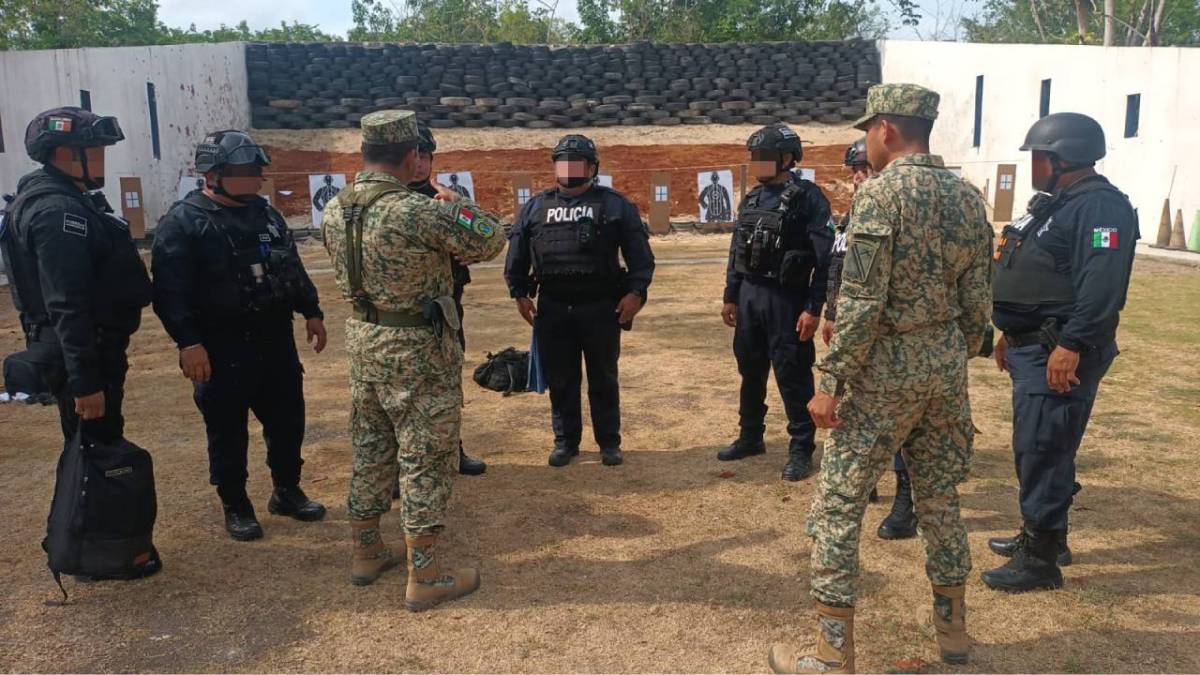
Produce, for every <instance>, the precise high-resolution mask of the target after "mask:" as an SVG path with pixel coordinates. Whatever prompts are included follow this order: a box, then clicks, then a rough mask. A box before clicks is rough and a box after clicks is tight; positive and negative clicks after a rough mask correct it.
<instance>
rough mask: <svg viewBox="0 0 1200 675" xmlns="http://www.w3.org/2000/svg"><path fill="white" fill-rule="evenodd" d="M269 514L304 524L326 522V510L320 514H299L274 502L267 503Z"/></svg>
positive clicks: (322, 509) (322, 510)
mask: <svg viewBox="0 0 1200 675" xmlns="http://www.w3.org/2000/svg"><path fill="white" fill-rule="evenodd" d="M267 513H270V514H271V515H273V516H284V517H287V518H291V519H293V520H299V521H300V522H302V523H315V522H317V521H318V520H324V518H325V513H326V511H325V508H324V507H322V508H321V512H320V513H298V512H296V511H293V510H291V509H287V508H284V507H283V505H282V504H279V503H277V502H274V501H270V502H267Z"/></svg>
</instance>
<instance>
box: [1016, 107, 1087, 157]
mask: <svg viewBox="0 0 1200 675" xmlns="http://www.w3.org/2000/svg"><path fill="white" fill-rule="evenodd" d="M1021 149H1022V150H1041V151H1043V152H1049V153H1053V154H1054V155H1055V156H1057V157H1058V158H1059V159H1060V160H1062V161H1063V162H1066V163H1067V164H1080V165H1082V164H1092V163H1094V162H1096V160H1099V159H1102V158H1103V157H1104V155H1105V154H1106V153H1107V148H1106V147H1105V143H1104V129H1103V128H1101V126H1100V123H1099V122H1097V121H1096V120H1094V119H1092V118H1091V117H1088V116H1087V115H1081V114H1079V113H1069V112H1068V113H1054V114H1053V115H1046V116H1045V117H1043V118H1042V119H1040V120H1038V121H1036V122H1034V123H1033V126H1031V127H1029V132H1028V133H1026V134H1025V144H1024V145H1022V146H1021Z"/></svg>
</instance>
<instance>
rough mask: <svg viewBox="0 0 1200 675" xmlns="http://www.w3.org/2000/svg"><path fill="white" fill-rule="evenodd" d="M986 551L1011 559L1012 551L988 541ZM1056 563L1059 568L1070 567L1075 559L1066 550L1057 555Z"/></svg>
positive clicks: (1068, 550)
mask: <svg viewBox="0 0 1200 675" xmlns="http://www.w3.org/2000/svg"><path fill="white" fill-rule="evenodd" d="M988 549H989V550H991V552H992V553H995V554H996V555H998V556H1000V557H1001V558H1011V557H1013V551H1012V549H1010V548H1008V547H1006V546H1004V545H1002V544H993V543H992V542H990V541H989V542H988ZM1057 562H1058V566H1059V567H1070V566H1071V563H1073V562H1075V557H1074V555H1072V553H1071V549H1069V548H1068V549H1067V550H1065V551H1063V552H1062V553H1059V554H1058V561H1057Z"/></svg>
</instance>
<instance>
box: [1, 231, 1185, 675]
mask: <svg viewBox="0 0 1200 675" xmlns="http://www.w3.org/2000/svg"><path fill="white" fill-rule="evenodd" d="M654 243H655V246H656V250H657V253H658V255H659V256H660V257H662V258H664V259H666V258H675V259H679V258H713V257H720V256H721V255H722V254H723V252H724V250H725V246H726V245H727V241H726V240H725V239H724V238H720V237H711V238H708V237H696V236H675V237H672V238H671V239H670V240H655V242H654ZM307 255H308V256H309V264H310V265H311V266H312V267H314V268H319V267H325V266H327V265H328V261H327V260H325V259H324V257H323V253H322V252H321V251H320V249H319V248H314V249H310V250H309V251H308V253H307ZM475 278H476V281H475V283H474V284H473V285H471V286H470V287H469V288H468V290H467V329H468V347H469V349H468V354H467V364H466V367H465V368H464V373H463V376H464V392H465V395H466V401H467V406H466V410H465V419H466V423H467V424H466V427H465V430H464V440H465V443H466V446H467V448H468V449H469V450H470V451H471V452H472V453H474V454H476V455H478V456H481V457H482V458H484V459H486V460H487V461H488V462H489V463H490V465H491V468H490V469H489V471H488V474H487V475H486V476H485V477H483V478H469V479H468V478H464V479H462V480H460V481H458V482H457V483H456V487H455V490H456V496H455V499H454V509H453V513H452V515H451V517H450V522H449V527H448V530H447V536H446V538H445V545H444V547H443V552H444V555H445V557H446V559H447V560H448V561H452V562H459V561H462V562H471V563H474V564H478V565H480V566H481V568H482V573H483V588H482V590H481V591H480V592H479V593H478V594H476V595H475V596H473V597H471V598H470V599H467V600H465V601H462V602H458V603H455V604H453V605H449V606H446V607H443V608H441V609H438V610H436V611H432V612H429V613H426V614H420V615H413V614H409V613H408V612H406V611H404V609H403V608H402V605H401V599H402V596H403V593H404V580H405V576H404V574H403V573H390V574H388V575H387V576H386V577H384V578H383V579H382V580H381V581H380V582H378V583H377V584H376V585H374V586H372V587H370V588H366V589H357V588H353V587H351V586H350V585H349V584H348V583H347V580H346V576H347V572H348V557H349V541H348V526H347V523H346V509H345V494H346V483H347V480H348V470H349V461H350V458H349V451H348V448H347V443H346V432H345V430H346V425H347V407H348V402H347V387H346V363H345V357H344V351H343V330H342V320H343V318H344V317H345V315H346V306H345V304H343V303H341V302H339V301H338V300H336V294H335V291H334V289H333V279H332V277H331V276H330V275H328V274H324V275H318V276H317V277H316V279H317V283H318V285H319V286H320V289H321V291H322V294H323V295H322V297H324V298H325V303H324V304H325V309H326V311H327V312H328V314H329V327H330V333H331V340H332V342H331V345H330V349H329V350H328V351H327V352H326V353H325V354H323V355H320V356H314V355H312V354H311V352H308V351H307V350H304V349H302V353H303V357H302V358H303V359H304V363H305V367H306V369H307V373H308V374H307V382H306V387H307V398H308V420H309V422H308V436H307V439H306V451H305V452H306V458H307V463H306V465H305V476H306V478H305V485H306V488H307V489H308V491H309V494H310V495H312V496H313V497H314V498H317V499H320V500H322V501H324V502H325V503H326V504H327V505H328V506H329V507H330V516H329V518H328V520H326V521H325V522H322V523H317V524H301V523H296V522H293V521H289V520H284V519H280V518H277V517H274V516H270V515H267V514H266V513H265V511H266V509H265V502H266V498H267V495H268V491H269V489H270V486H269V479H268V475H267V470H266V467H265V466H263V457H264V449H263V446H262V442H261V440H260V439H257V438H255V439H254V440H253V441H252V447H251V457H252V463H251V469H250V471H251V482H250V489H251V494H252V495H253V496H254V498H255V499H256V502H257V504H258V505H259V508H260V515H261V517H262V518H263V523H264V526H265V528H266V532H267V536H266V538H265V539H264V540H262V541H259V542H255V543H249V544H244V543H235V542H233V541H230V540H229V539H228V538H227V537H226V536H224V534H223V532H222V530H221V520H220V511H219V508H218V505H217V500H216V497H215V495H214V494H213V491H212V489H211V488H210V487H209V486H208V485H207V470H206V459H205V453H204V432H203V427H202V425H201V423H200V420H199V415H198V414H197V413H196V411H195V409H194V407H193V405H192V402H191V389H190V387H189V386H188V385H187V384H186V383H185V382H184V380H183V379H182V378H181V377H180V375H179V373H178V369H177V366H176V363H175V353H174V350H173V349H172V348H171V346H170V344H169V343H168V340H167V339H166V337H165V336H164V334H163V332H162V330H161V327H160V326H159V323H158V321H157V319H155V318H154V317H153V316H152V315H150V314H147V316H146V320H145V322H144V328H143V330H142V332H140V333H139V334H138V335H137V336H136V337H135V339H134V349H133V352H132V354H131V371H130V381H129V385H128V392H129V397H128V405H127V408H126V412H127V418H128V433H129V436H130V438H132V439H134V440H136V441H137V442H139V443H141V444H143V445H144V446H146V447H148V448H150V449H151V450H152V451H153V452H154V455H155V465H156V466H155V468H156V472H157V476H158V482H159V485H158V491H159V509H160V510H159V526H158V529H157V531H156V540H157V543H158V546H159V548H160V550H161V551H162V554H163V556H164V559H165V562H166V568H165V569H164V571H163V572H162V573H161V574H160V575H159V576H157V577H156V578H152V579H148V580H144V581H139V582H133V583H124V584H116V583H106V584H97V585H90V586H79V585H74V584H72V583H70V582H68V586H69V590H70V591H71V593H72V597H73V598H74V603H73V604H72V605H71V606H68V607H47V606H45V605H44V604H43V602H44V601H45V600H50V599H54V598H55V597H56V596H57V594H58V592H57V589H56V588H55V587H54V585H53V582H52V581H51V580H50V577H49V575H48V574H47V573H46V569H45V566H44V555H43V554H42V552H41V550H40V548H39V546H38V542H39V541H40V540H41V537H42V533H43V531H44V527H45V514H46V508H47V505H48V503H49V498H50V492H51V486H52V483H53V476H54V465H55V458H56V455H57V452H56V449H55V448H56V446H58V444H59V443H60V439H58V438H57V431H56V428H57V424H56V421H55V416H54V414H53V412H52V411H51V410H50V409H48V408H28V407H25V406H15V405H8V406H0V512H3V513H5V514H7V519H6V528H5V536H4V541H5V545H4V546H2V547H0V569H2V570H3V572H4V581H3V589H4V592H3V593H2V594H0V670H3V671H39V672H51V671H53V672H97V671H99V672H109V671H156V672H162V671H167V672H170V671H197V672H229V671H276V672H277V671H288V672H290V671H339V672H357V671H448V672H515V671H529V672H661V671H676V672H762V671H765V670H766V650H767V647H768V646H769V644H770V643H771V642H773V641H777V640H796V641H804V640H807V639H808V638H809V637H810V635H811V634H812V628H813V626H812V615H811V613H810V610H809V601H808V598H807V584H808V573H807V571H808V552H809V541H808V539H807V538H806V537H805V535H804V531H803V522H804V519H805V516H806V514H807V510H808V505H809V502H810V499H811V495H812V490H813V482H812V481H811V480H810V481H805V482H802V483H799V484H786V483H783V482H781V481H780V480H779V471H780V469H781V468H782V465H783V462H784V448H785V445H786V443H785V438H784V428H783V427H784V423H783V420H782V418H781V416H780V412H779V411H780V410H781V406H780V402H779V399H778V396H777V395H776V393H775V391H774V388H772V390H771V393H770V400H769V401H768V403H769V405H770V406H771V413H770V416H769V418H768V425H769V430H768V444H769V448H770V451H769V452H768V454H767V455H766V456H764V457H760V458H756V459H752V460H747V461H744V462H741V463H738V464H736V465H734V466H729V465H721V464H718V462H717V461H716V460H715V459H714V456H713V455H714V454H715V452H716V450H717V449H718V447H720V446H721V445H723V444H724V443H727V442H728V441H729V440H730V438H731V437H732V436H733V434H735V433H736V423H737V416H736V410H735V408H736V404H737V384H736V383H737V379H736V368H735V365H734V362H733V357H732V354H731V353H730V348H729V345H730V339H731V338H730V334H729V332H728V331H727V330H726V329H725V328H724V327H723V326H721V325H720V321H719V319H718V318H717V314H718V312H719V307H720V290H721V288H720V287H721V283H722V282H721V273H720V268H719V266H716V265H683V264H678V265H664V266H662V268H661V269H660V270H659V274H658V276H657V278H656V280H655V284H654V286H653V288H652V291H651V302H650V304H649V305H648V307H647V309H646V311H645V313H644V314H643V315H642V316H641V317H639V318H638V321H637V326H636V328H635V330H634V331H633V332H632V333H629V334H627V335H626V336H625V342H624V349H623V359H622V363H621V370H622V389H623V401H622V403H623V408H624V424H625V426H624V431H625V448H626V450H627V452H628V461H627V463H626V464H625V465H624V466H622V467H619V468H615V469H613V468H606V467H602V466H601V465H600V463H599V461H598V454H597V453H596V448H595V447H594V446H593V445H592V444H591V443H590V442H585V444H584V447H583V455H582V460H581V461H579V462H577V463H576V464H574V465H572V466H571V467H570V468H567V469H561V470H556V469H551V468H550V467H548V466H546V463H545V459H546V453H547V451H548V450H549V447H550V442H551V439H550V431H549V404H548V402H547V400H546V398H545V397H542V396H537V395H522V396H516V397H512V398H507V399H505V398H501V397H500V396H499V395H497V394H493V393H491V392H486V391H483V390H481V389H479V388H478V387H476V386H475V385H474V384H473V383H472V382H471V381H470V371H471V369H473V368H474V366H475V365H477V364H478V363H479V362H480V361H481V359H482V355H483V353H484V352H485V351H496V350H499V349H501V348H503V347H506V346H509V345H518V346H524V345H525V344H527V342H528V339H529V334H528V329H527V328H526V327H524V325H523V324H522V323H521V321H520V319H519V317H518V316H517V314H516V312H515V310H514V308H513V307H512V303H511V301H510V300H508V299H507V294H506V293H505V292H504V290H503V287H502V283H501V281H500V278H499V271H498V270H496V269H495V268H491V269H480V270H478V271H477V274H476V276H475ZM0 305H3V306H2V307H0V352H4V353H7V352H8V351H11V350H13V349H15V348H16V347H17V345H18V342H19V336H18V329H17V328H16V327H15V317H14V315H13V312H12V310H11V308H10V307H9V306H8V303H0ZM1129 305H1130V307H1129V310H1128V311H1127V313H1126V315H1125V317H1124V318H1123V321H1122V335H1121V345H1122V349H1123V352H1124V353H1123V354H1122V356H1121V358H1119V359H1118V360H1117V363H1116V365H1115V366H1114V368H1113V371H1112V373H1111V375H1110V377H1109V378H1108V379H1107V380H1106V381H1105V384H1104V387H1103V388H1102V393H1101V395H1100V398H1099V401H1098V402H1097V406H1096V414H1095V417H1094V419H1093V423H1092V426H1091V427H1090V428H1089V435H1088V438H1087V439H1086V441H1085V443H1084V447H1083V449H1082V450H1081V452H1080V481H1081V482H1082V483H1083V484H1084V486H1085V487H1084V491H1083V492H1082V493H1081V494H1080V495H1079V498H1078V500H1077V506H1076V508H1075V510H1074V512H1073V514H1072V534H1071V536H1072V540H1071V544H1072V548H1073V549H1074V550H1075V555H1076V559H1077V563H1076V564H1075V565H1074V566H1072V567H1070V568H1067V570H1066V577H1067V587H1066V589H1064V590H1063V591H1060V592H1055V593H1037V594H1029V595H1024V596H1015V597H1014V596H1005V595H998V594H995V593H992V592H989V591H987V590H986V589H985V588H984V587H983V586H982V584H981V583H980V582H979V581H978V573H979V572H980V571H983V570H985V569H988V568H990V567H992V566H994V565H996V564H998V563H999V562H1000V561H999V560H998V559H997V558H996V557H994V556H992V555H991V554H989V553H988V552H987V548H986V544H985V542H986V539H987V537H990V536H996V535H999V534H1006V533H1009V532H1011V531H1012V530H1013V528H1014V527H1015V526H1016V524H1017V521H1018V515H1017V509H1016V489H1015V484H1014V480H1013V477H1012V460H1011V454H1010V451H1009V449H1008V437H1009V434H1010V421H1009V420H1010V415H1009V402H1008V401H1009V396H1010V394H1009V389H1008V387H1007V385H1006V378H1005V377H1004V376H1002V375H1001V374H999V373H997V372H996V370H995V367H994V365H992V364H990V363H989V362H986V361H976V362H975V363H974V364H973V366H972V401H973V405H974V408H975V412H976V424H977V425H978V427H979V428H980V431H981V434H980V436H979V437H978V441H977V450H976V459H975V465H974V469H973V471H972V476H971V479H970V480H969V481H968V482H967V483H966V484H965V485H964V486H963V506H964V516H965V518H966V520H967V525H968V528H969V530H970V533H971V547H972V551H973V553H974V556H975V571H974V572H973V573H972V576H971V580H970V586H969V590H968V593H969V595H968V602H969V603H970V605H971V612H970V614H969V625H970V628H971V632H972V635H973V636H974V638H975V639H976V640H977V644H976V646H975V648H974V654H973V657H974V660H973V662H972V664H971V665H970V666H968V667H967V668H966V671H967V672H1030V671H1060V672H1164V671H1165V672H1196V671H1200V650H1197V649H1196V644H1197V642H1198V640H1200V562H1197V561H1198V560H1200V534H1197V529H1196V522H1197V521H1196V514H1197V513H1200V498H1198V497H1197V495H1196V490H1195V485H1196V477H1197V475H1200V459H1198V457H1200V453H1198V450H1200V445H1198V442H1197V440H1196V439H1197V430H1198V429H1200V405H1198V402H1200V385H1198V384H1197V383H1200V363H1198V362H1197V361H1196V360H1195V359H1192V358H1187V357H1186V355H1187V354H1190V353H1191V352H1192V351H1194V348H1195V344H1196V330H1197V329H1196V326H1197V325H1200V271H1196V270H1186V269H1182V268H1178V267H1171V266H1166V265H1161V264H1156V263H1146V262H1143V261H1141V260H1139V262H1138V264H1137V266H1136V268H1135V281H1134V286H1133V290H1132V293H1131V297H1130V300H1129ZM256 434H257V428H255V429H253V430H252V436H254V435H256ZM724 470H732V471H733V472H734V474H735V475H733V476H732V477H728V478H721V477H720V473H721V472H722V471H724ZM880 487H881V492H883V493H884V504H882V505H879V506H873V507H871V508H870V509H869V511H868V515H867V522H866V524H865V532H866V535H865V536H864V539H863V545H862V565H863V586H862V588H863V590H862V595H861V603H860V607H859V614H858V619H857V631H858V632H857V636H858V650H859V651H858V665H859V668H860V670H862V671H864V672H882V671H895V670H896V669H897V663H898V662H899V661H900V660H902V659H920V660H921V661H923V662H926V663H928V664H931V665H925V666H922V667H921V670H922V671H925V672H949V671H950V669H949V668H946V667H944V666H942V665H940V664H938V663H937V662H936V653H935V649H934V647H933V644H932V641H931V640H930V639H929V638H928V637H926V636H925V634H924V633H923V632H922V629H921V625H920V614H921V610H925V609H927V607H928V603H929V590H928V586H927V585H926V583H925V581H924V578H923V573H922V566H923V562H922V547H921V544H920V543H919V542H916V541H907V542H890V543H885V542H882V541H880V540H878V539H875V538H874V536H873V531H874V527H875V525H876V524H877V523H878V522H879V520H880V519H881V518H882V517H883V515H884V514H885V512H886V508H887V501H888V500H889V499H890V497H891V493H892V490H893V484H892V481H891V479H890V478H888V477H885V478H884V480H883V481H882V482H881V485H880ZM384 530H385V535H386V536H387V537H388V538H390V539H393V540H394V539H396V538H397V537H398V536H399V529H398V526H397V522H396V517H395V515H394V514H393V515H391V516H389V517H387V518H386V520H385V527H384ZM906 665H912V662H910V663H908V664H906Z"/></svg>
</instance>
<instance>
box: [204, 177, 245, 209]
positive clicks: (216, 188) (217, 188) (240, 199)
mask: <svg viewBox="0 0 1200 675" xmlns="http://www.w3.org/2000/svg"><path fill="white" fill-rule="evenodd" d="M221 178H222V176H221V174H219V173H218V174H217V184H216V185H208V181H207V180H206V181H205V184H206V185H208V189H210V190H212V191H213V194H218V195H221V196H222V197H224V198H226V199H232V200H233V201H235V202H237V203H239V204H250V203H251V202H253V201H254V199H255V198H256V197H258V195H234V194H230V193H229V192H228V191H227V190H226V189H225V184H224V183H222V182H221Z"/></svg>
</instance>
